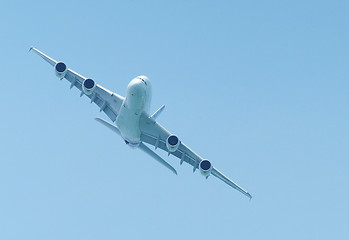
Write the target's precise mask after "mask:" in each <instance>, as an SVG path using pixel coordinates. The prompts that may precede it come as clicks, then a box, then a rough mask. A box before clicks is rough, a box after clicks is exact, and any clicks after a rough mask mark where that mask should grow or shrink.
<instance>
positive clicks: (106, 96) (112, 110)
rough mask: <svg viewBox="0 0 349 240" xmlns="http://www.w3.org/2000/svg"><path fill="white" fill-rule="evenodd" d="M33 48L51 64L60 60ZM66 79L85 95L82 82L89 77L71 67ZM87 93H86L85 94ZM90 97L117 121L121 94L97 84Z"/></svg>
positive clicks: (54, 64)
mask: <svg viewBox="0 0 349 240" xmlns="http://www.w3.org/2000/svg"><path fill="white" fill-rule="evenodd" d="M31 50H33V51H34V52H35V53H36V54H38V55H39V56H40V57H42V58H43V59H44V60H45V61H46V62H48V63H49V64H50V65H51V66H53V67H55V66H56V64H57V63H58V61H56V60H54V59H52V58H51V57H49V56H47V55H46V54H44V53H42V52H40V51H39V50H38V49H36V48H33V47H32V48H30V50H29V51H31ZM64 78H65V79H67V80H68V81H69V82H70V88H72V87H76V88H77V89H79V90H80V91H81V94H80V96H83V95H84V92H83V90H82V83H83V82H84V80H86V79H87V78H86V77H84V76H82V75H80V74H78V73H76V72H74V71H73V70H71V69H69V68H68V70H67V73H66V74H65V76H64ZM85 95H86V94H85ZM86 96H87V97H88V98H90V99H91V103H92V102H94V103H95V104H96V105H97V106H98V107H99V109H100V111H103V112H104V113H105V114H106V115H107V116H108V117H109V118H110V119H111V120H112V121H113V122H114V121H115V119H116V117H117V115H118V113H119V109H120V107H121V105H122V102H123V100H124V98H123V97H121V96H119V95H118V94H116V93H113V92H111V91H109V90H108V89H105V88H103V87H102V86H100V85H98V84H96V87H95V89H94V91H93V93H92V94H90V95H86Z"/></svg>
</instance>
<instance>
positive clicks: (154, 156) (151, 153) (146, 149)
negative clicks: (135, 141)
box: [139, 142, 177, 175]
mask: <svg viewBox="0 0 349 240" xmlns="http://www.w3.org/2000/svg"><path fill="white" fill-rule="evenodd" d="M139 149H141V150H142V151H144V152H145V153H147V154H148V155H150V156H151V157H153V158H154V159H155V160H157V161H158V162H159V163H161V164H162V165H164V166H165V167H167V168H168V169H169V170H171V171H172V172H173V173H174V174H176V175H177V171H176V169H174V167H172V166H171V165H170V164H169V163H168V162H166V161H165V160H164V159H162V158H161V157H160V156H159V155H157V154H156V153H155V152H153V151H152V150H151V149H150V148H148V147H147V146H146V145H145V144H144V143H142V142H141V144H140V145H139Z"/></svg>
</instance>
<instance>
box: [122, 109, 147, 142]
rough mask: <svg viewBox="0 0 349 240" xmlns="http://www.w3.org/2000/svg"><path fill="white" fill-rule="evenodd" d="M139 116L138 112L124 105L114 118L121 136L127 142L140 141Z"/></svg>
mask: <svg viewBox="0 0 349 240" xmlns="http://www.w3.org/2000/svg"><path fill="white" fill-rule="evenodd" d="M139 118H140V115H139V114H137V113H136V112H135V111H133V110H132V109H129V108H127V107H126V106H123V107H122V109H121V111H120V112H119V115H118V117H117V118H116V126H117V127H118V128H119V130H120V132H121V135H122V137H123V138H124V139H125V140H127V141H128V142H131V143H139V142H140V141H141V130H140V129H139Z"/></svg>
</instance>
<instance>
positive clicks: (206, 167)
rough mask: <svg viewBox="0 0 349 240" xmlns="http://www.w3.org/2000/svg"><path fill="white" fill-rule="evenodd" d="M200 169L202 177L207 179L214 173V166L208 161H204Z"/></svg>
mask: <svg viewBox="0 0 349 240" xmlns="http://www.w3.org/2000/svg"><path fill="white" fill-rule="evenodd" d="M199 169H200V172H201V174H202V175H204V176H205V177H208V176H210V174H211V171H212V164H211V162H210V161H208V160H207V159H204V160H202V161H201V162H200V164H199Z"/></svg>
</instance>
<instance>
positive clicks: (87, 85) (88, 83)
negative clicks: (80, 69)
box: [82, 78, 96, 95]
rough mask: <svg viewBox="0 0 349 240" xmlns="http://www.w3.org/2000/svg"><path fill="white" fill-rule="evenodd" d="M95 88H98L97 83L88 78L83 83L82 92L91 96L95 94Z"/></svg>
mask: <svg viewBox="0 0 349 240" xmlns="http://www.w3.org/2000/svg"><path fill="white" fill-rule="evenodd" d="M95 88H96V82H95V81H94V80H92V79H91V78H87V79H85V80H84V81H83V82H82V91H83V92H84V93H85V94H86V95H91V94H92V93H93V90H95Z"/></svg>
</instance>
